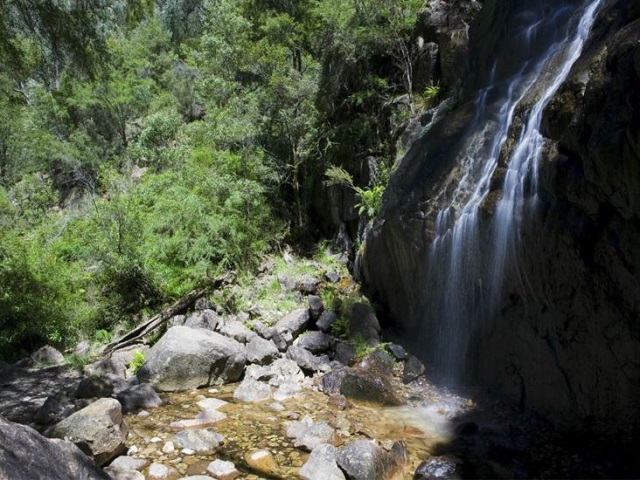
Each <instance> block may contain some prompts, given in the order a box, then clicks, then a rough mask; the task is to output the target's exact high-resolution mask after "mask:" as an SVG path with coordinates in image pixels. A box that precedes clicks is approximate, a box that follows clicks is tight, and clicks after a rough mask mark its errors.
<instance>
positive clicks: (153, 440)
mask: <svg viewBox="0 0 640 480" xmlns="http://www.w3.org/2000/svg"><path fill="white" fill-rule="evenodd" d="M161 441H162V439H161V438H160V437H153V438H152V439H151V440H149V443H158V442H161Z"/></svg>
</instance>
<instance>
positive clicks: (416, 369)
mask: <svg viewBox="0 0 640 480" xmlns="http://www.w3.org/2000/svg"><path fill="white" fill-rule="evenodd" d="M426 370H427V369H426V367H425V366H424V363H422V362H421V361H420V360H419V359H418V358H417V357H415V356H414V355H409V356H408V357H407V359H406V360H405V362H404V368H403V370H402V383H411V382H413V381H414V380H417V379H418V378H420V376H422V375H424V372H425V371H426Z"/></svg>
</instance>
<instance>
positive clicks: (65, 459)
mask: <svg viewBox="0 0 640 480" xmlns="http://www.w3.org/2000/svg"><path fill="white" fill-rule="evenodd" d="M0 478H2V479H7V480H13V479H16V480H22V479H24V480H27V479H28V480H109V478H110V477H109V475H107V474H106V473H104V472H103V471H102V470H100V469H99V468H98V467H97V466H96V464H95V463H94V462H93V461H91V459H90V458H89V457H87V456H86V455H85V454H84V453H82V452H81V451H80V449H78V447H76V446H75V445H74V444H72V443H70V442H66V441H63V440H58V439H54V440H50V439H47V438H45V437H43V436H42V435H40V434H39V433H38V432H36V431H35V430H34V429H32V428H30V427H27V426H26V425H20V424H16V423H12V422H9V421H7V420H5V419H4V418H3V417H0Z"/></svg>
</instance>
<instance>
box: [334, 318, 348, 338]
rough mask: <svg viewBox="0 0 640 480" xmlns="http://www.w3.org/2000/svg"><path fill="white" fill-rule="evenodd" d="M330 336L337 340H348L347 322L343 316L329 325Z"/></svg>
mask: <svg viewBox="0 0 640 480" xmlns="http://www.w3.org/2000/svg"><path fill="white" fill-rule="evenodd" d="M331 334H332V335H333V336H334V337H337V338H343V339H346V338H349V320H347V319H346V318H345V317H344V316H340V317H338V319H337V320H336V321H335V322H333V325H331Z"/></svg>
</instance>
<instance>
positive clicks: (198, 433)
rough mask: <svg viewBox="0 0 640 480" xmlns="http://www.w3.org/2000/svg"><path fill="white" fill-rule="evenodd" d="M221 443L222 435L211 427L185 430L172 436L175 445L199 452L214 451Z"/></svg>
mask: <svg viewBox="0 0 640 480" xmlns="http://www.w3.org/2000/svg"><path fill="white" fill-rule="evenodd" d="M223 443H224V437H223V436H222V435H220V434H219V433H217V432H216V431H214V430H213V429H211V428H207V429H201V430H185V431H182V432H180V433H178V434H176V436H175V438H174V444H176V446H178V447H180V448H183V449H188V450H193V451H195V452H197V453H201V454H202V453H204V454H208V453H215V452H216V451H218V450H219V449H220V447H221V446H222V444H223ZM183 453H184V450H183Z"/></svg>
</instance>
